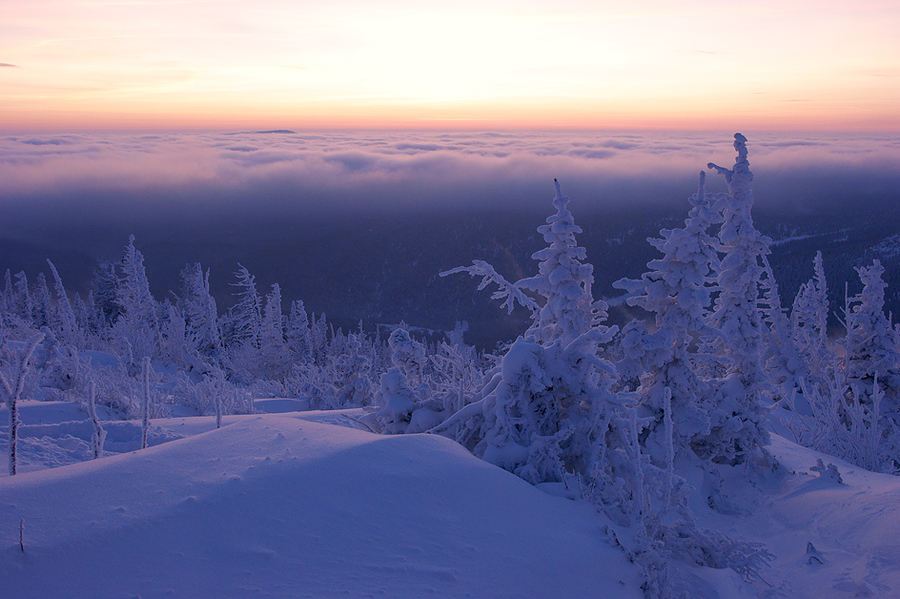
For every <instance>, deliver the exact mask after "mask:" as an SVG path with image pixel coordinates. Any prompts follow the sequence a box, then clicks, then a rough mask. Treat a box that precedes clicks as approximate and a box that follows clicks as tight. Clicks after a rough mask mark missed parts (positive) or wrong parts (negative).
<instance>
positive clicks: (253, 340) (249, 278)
mask: <svg viewBox="0 0 900 599" xmlns="http://www.w3.org/2000/svg"><path fill="white" fill-rule="evenodd" d="M234 276H235V277H237V282H235V283H231V285H232V286H233V287H236V288H237V289H238V291H236V292H235V293H233V294H232V295H235V296H236V297H237V298H238V302H237V304H235V305H234V306H232V308H231V310H229V315H230V317H231V318H230V324H231V327H230V329H231V330H230V334H229V337H228V343H229V345H231V346H236V345H248V346H252V347H259V329H260V326H261V324H262V300H261V299H260V297H259V292H258V291H257V290H256V277H254V276H253V275H252V274H250V271H248V270H247V268H246V267H245V266H244V265H242V264H238V269H237V270H236V271H235V273H234Z"/></svg>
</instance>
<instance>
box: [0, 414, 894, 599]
mask: <svg viewBox="0 0 900 599" xmlns="http://www.w3.org/2000/svg"><path fill="white" fill-rule="evenodd" d="M270 403H271V405H269V403H267V402H266V401H260V402H258V404H257V405H258V407H261V408H263V409H267V408H271V409H272V410H273V411H274V410H280V409H283V408H285V407H291V406H289V405H287V404H285V402H283V401H280V400H271V402H270ZM355 415H357V411H352V410H351V411H329V412H289V413H284V414H260V415H253V416H228V417H227V418H226V426H224V427H223V428H222V429H219V430H216V429H215V419H214V418H211V417H205V418H198V417H194V418H171V419H162V420H157V421H154V430H155V434H154V438H155V439H157V441H158V442H159V443H161V444H159V445H156V446H153V447H150V448H149V449H146V450H143V451H134V452H129V453H122V454H119V455H108V456H107V457H104V458H103V459H100V460H94V461H84V462H80V463H73V464H70V465H66V466H61V467H50V466H54V465H55V463H54V459H58V460H60V462H57V463H69V462H71V461H73V460H76V459H82V460H83V459H87V452H86V450H85V448H84V447H81V444H85V441H84V439H83V438H80V437H82V436H83V435H85V434H89V430H88V428H87V427H86V425H87V423H86V422H85V421H84V419H83V418H84V416H83V414H80V413H79V412H78V411H77V409H75V407H74V406H73V405H71V404H69V405H66V404H65V403H50V402H44V403H39V402H34V403H31V402H28V403H27V404H26V405H24V406H23V414H22V416H23V420H25V422H26V423H27V424H26V425H25V426H24V427H23V428H24V429H25V430H28V431H30V433H29V434H30V435H31V436H28V437H25V438H23V440H24V441H27V443H25V444H23V447H22V448H21V449H22V452H21V457H22V458H24V459H25V460H26V462H27V463H29V464H30V466H29V469H30V471H26V472H21V473H20V474H18V475H17V476H15V477H8V476H3V477H0V581H2V582H0V597H3V598H6V597H10V598H13V597H23V598H30V597H90V598H92V599H93V598H104V597H142V598H145V599H146V598H149V597H257V596H259V597H263V596H268V597H317V598H318V597H326V598H327V597H429V596H434V597H504V598H506V597H521V598H544V597H548V598H549V597H552V598H557V597H559V598H570V597H571V598H581V597H640V596H641V591H640V583H641V578H640V572H639V569H638V567H637V566H636V565H635V564H633V563H630V562H629V561H628V560H627V559H626V556H625V553H624V552H623V551H622V550H621V549H618V548H614V547H612V546H611V545H610V544H608V542H607V541H606V540H605V539H607V538H608V535H607V534H604V532H603V530H602V529H603V527H604V525H608V524H609V521H608V520H606V519H605V518H604V517H603V516H602V515H600V514H598V513H596V511H595V510H594V508H593V507H591V506H590V505H588V504H586V503H580V502H576V501H570V500H567V499H563V498H560V497H554V496H551V495H549V494H547V493H544V492H542V491H540V490H538V489H536V488H535V487H532V486H530V485H528V484H527V483H525V482H524V481H522V480H520V479H518V478H516V477H515V476H513V475H511V474H509V473H507V472H505V471H503V470H501V469H499V468H496V467H494V466H491V465H489V464H487V463H485V462H483V461H481V460H478V459H476V458H474V457H473V456H471V455H470V454H469V453H468V452H466V451H465V450H464V449H462V448H461V447H460V446H458V445H457V444H455V443H453V442H452V441H449V440H447V439H444V438H442V437H438V436H428V435H399V436H379V435H374V434H372V433H369V432H367V431H362V430H358V429H357V428H355V426H357V423H356V422H355V421H354V420H353V417H354V416H355ZM3 416H4V415H3V414H0V417H3ZM68 419H72V420H68ZM79 419H80V420H79ZM106 426H108V428H109V429H110V430H113V429H115V427H116V426H119V427H122V430H121V431H120V433H121V436H122V439H121V441H120V442H121V443H122V447H125V446H127V445H128V443H132V442H134V438H136V437H138V436H139V427H137V426H136V425H134V424H133V423H128V422H120V423H115V422H108V423H106ZM41 427H43V428H41ZM127 427H130V428H127ZM82 429H83V430H82ZM39 435H43V436H39ZM165 441H168V442H165ZM76 446H77V447H78V448H79V449H78V451H75V450H72V449H71V448H72V447H76ZM54 447H56V448H57V449H56V450H53V449H52V448H54ZM67 448H70V449H67ZM769 450H770V451H771V452H772V454H773V455H774V456H775V457H776V458H777V459H778V460H779V462H780V463H781V465H782V467H781V468H780V469H779V470H777V471H774V472H772V473H771V475H769V476H768V477H766V478H764V479H757V480H756V482H755V485H754V486H751V487H748V485H746V484H741V485H738V486H733V487H731V489H732V490H734V491H735V493H733V494H730V495H729V493H728V491H729V484H728V481H726V482H725V484H724V485H723V491H724V493H723V495H722V496H721V497H719V505H718V509H717V510H712V509H709V508H708V506H693V507H694V511H695V513H696V515H697V517H698V519H699V520H700V524H701V525H702V526H703V527H706V528H710V529H716V530H720V531H723V532H726V533H727V534H729V535H731V536H733V537H741V538H744V539H746V540H748V541H755V542H759V543H762V544H764V546H765V547H766V549H767V550H768V551H769V552H771V554H772V556H773V559H772V560H771V562H770V563H769V565H768V566H767V567H766V568H764V569H763V570H762V571H761V572H760V578H759V579H757V580H754V581H752V582H750V583H747V582H742V581H741V580H740V577H739V576H738V575H737V574H736V573H734V572H732V571H730V570H724V571H717V570H711V569H708V568H691V567H687V566H686V565H684V564H681V563H673V564H672V567H673V568H674V570H673V573H674V574H675V579H674V581H675V583H676V584H675V587H676V590H685V589H687V590H689V596H690V597H692V598H714V597H721V598H732V597H767V598H776V597H777V598H782V597H783V598H792V599H793V598H810V599H824V598H831V597H837V598H840V597H894V596H898V594H900V478H898V477H894V476H889V475H884V474H875V473H871V472H867V471H865V470H862V469H860V468H858V467H855V466H852V465H850V464H847V463H845V462H842V461H840V460H837V459H834V458H831V457H829V456H824V455H822V454H818V453H816V452H814V451H812V450H809V449H806V448H802V447H799V446H797V445H795V444H793V443H791V442H790V441H788V440H786V439H784V438H783V437H781V436H778V435H775V434H773V435H772V444H771V445H770V447H769ZM31 454H34V455H33V456H32V455H31ZM819 458H821V459H823V461H824V464H825V465H827V464H829V463H834V464H835V465H836V466H837V469H838V471H839V473H840V477H841V478H842V479H843V482H840V483H839V482H838V481H837V480H835V479H834V478H832V477H830V476H828V474H827V473H825V474H822V475H820V472H819V471H811V470H810V468H811V467H813V466H815V465H816V461H817V459H819ZM29 460H30V461H29ZM38 468H43V469H40V470H38ZM723 471H724V470H723ZM732 474H733V475H734V476H735V481H737V479H738V478H740V476H741V473H740V472H732ZM691 483H692V484H694V485H695V486H701V485H702V484H703V482H702V481H691ZM551 490H552V489H551ZM737 491H739V492H740V494H738V493H737ZM21 520H24V548H25V551H24V553H23V552H22V551H21V550H20V549H19V523H20V521H21ZM613 528H615V527H613ZM619 532H620V533H621V532H622V531H619Z"/></svg>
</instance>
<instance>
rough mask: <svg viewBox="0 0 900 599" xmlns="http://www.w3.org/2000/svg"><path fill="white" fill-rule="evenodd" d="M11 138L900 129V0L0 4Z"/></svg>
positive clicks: (2, 95)
mask: <svg viewBox="0 0 900 599" xmlns="http://www.w3.org/2000/svg"><path fill="white" fill-rule="evenodd" d="M0 9H2V14H3V17H2V19H0V131H7V132H15V131H40V130H79V129H160V128H169V129H227V128H236V127H252V128H261V129H267V128H433V129H452V128H485V127H498V128H503V127H507V128H518V127H527V128H552V127H567V128H601V129H617V128H619V129H622V128H631V129H633V128H670V129H692V128H693V129H697V128H706V129H710V128H722V127H724V128H731V127H737V126H740V127H755V128H758V129H759V128H768V129H790V130H861V131H866V130H880V131H898V130H900V110H898V109H897V107H898V106H900V35H898V34H897V29H898V25H900V3H898V2H896V1H895V0H886V1H879V0H856V1H855V2H852V3H851V2H847V1H846V0H840V1H834V0H816V1H811V0H796V1H794V0H788V1H785V0H779V1H774V0H762V1H753V2H731V1H725V0H719V1H716V2H713V1H706V0H688V1H683V2H672V1H668V0H638V1H631V2H623V1H621V0H617V1H615V2H611V1H606V0H593V1H588V0H562V1H555V2H552V3H551V2H538V1H533V0H515V1H509V2H505V1H494V0H476V1H469V0H462V1H460V2H454V3H437V2H421V1H413V0H384V1H381V2H371V1H362V0H334V1H331V2H327V3H326V2H312V1H309V0H299V1H298V0H254V1H252V2H248V1H247V0H118V1H117V0H109V1H106V0H28V1H27V2H25V1H22V0H0Z"/></svg>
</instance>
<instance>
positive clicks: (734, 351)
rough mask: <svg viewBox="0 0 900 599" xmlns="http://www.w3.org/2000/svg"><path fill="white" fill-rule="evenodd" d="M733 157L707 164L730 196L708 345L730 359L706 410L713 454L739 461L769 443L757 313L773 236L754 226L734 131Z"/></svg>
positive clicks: (746, 165) (741, 145) (743, 147)
mask: <svg viewBox="0 0 900 599" xmlns="http://www.w3.org/2000/svg"><path fill="white" fill-rule="evenodd" d="M734 140H735V141H734V149H735V150H736V151H737V154H738V155H737V158H736V159H735V164H734V168H733V169H726V168H723V167H721V166H717V165H715V164H713V163H710V164H709V165H708V166H709V168H710V169H715V170H716V171H717V172H718V173H719V174H721V175H724V176H725V181H726V183H727V185H728V199H727V201H726V203H725V206H724V211H723V222H722V227H721V229H720V230H719V236H718V237H719V244H720V246H719V249H720V251H721V252H722V254H723V255H722V259H721V263H720V266H719V271H718V273H717V278H716V284H717V287H718V291H719V294H718V296H717V297H716V299H715V305H714V309H713V312H712V314H711V316H710V325H711V327H712V328H714V329H716V330H717V331H718V332H719V335H718V336H717V337H715V338H713V340H712V346H713V347H715V348H717V349H718V351H719V353H720V355H722V356H723V357H724V358H725V359H726V360H727V361H728V367H727V371H726V376H725V377H724V379H723V380H722V381H720V382H719V383H718V384H717V386H718V395H717V401H716V410H714V411H713V412H711V413H710V416H711V425H712V429H713V430H712V433H711V435H710V438H709V439H708V443H707V449H708V450H709V451H711V452H712V453H713V455H714V457H716V458H717V459H721V460H725V461H730V462H740V461H743V460H745V459H746V458H747V456H749V455H750V454H751V453H752V452H754V450H755V449H756V448H759V447H762V446H763V445H765V444H767V443H768V433H767V432H766V430H765V429H764V428H763V427H762V423H761V418H762V407H761V404H760V397H761V393H762V391H763V389H764V388H765V385H766V376H765V372H764V371H763V365H762V359H761V358H762V355H763V352H764V350H765V341H764V340H765V336H766V329H765V325H764V323H763V319H762V315H761V313H760V305H759V303H760V288H761V283H762V279H763V274H764V272H765V266H764V263H763V259H764V258H765V256H766V255H768V253H769V244H770V243H771V240H770V239H769V238H768V237H765V236H763V235H762V234H760V233H759V231H757V230H756V228H755V227H754V226H753V219H752V216H751V208H752V207H753V190H752V186H751V182H752V181H753V173H752V172H751V171H750V162H749V160H748V159H747V138H746V137H744V136H743V135H741V134H740V133H735V135H734Z"/></svg>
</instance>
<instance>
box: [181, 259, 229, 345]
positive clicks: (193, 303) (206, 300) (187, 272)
mask: <svg viewBox="0 0 900 599" xmlns="http://www.w3.org/2000/svg"><path fill="white" fill-rule="evenodd" d="M181 289H182V292H181V298H180V299H181V302H180V305H181V312H182V314H183V315H184V321H185V338H186V340H187V342H188V345H189V346H190V350H192V351H195V352H197V354H198V355H200V356H201V357H208V358H217V357H218V356H219V354H220V353H221V350H222V341H221V338H220V336H219V326H218V311H217V310H216V300H215V299H213V297H212V295H211V294H210V291H209V270H208V269H207V270H206V271H204V270H203V268H201V266H200V263H199V262H194V263H193V264H188V265H187V266H185V267H184V269H183V270H182V271H181Z"/></svg>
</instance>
